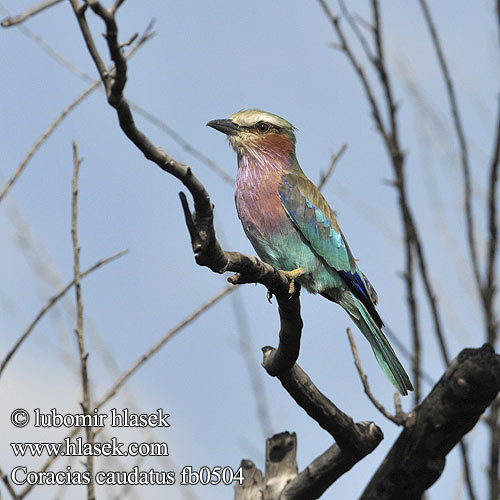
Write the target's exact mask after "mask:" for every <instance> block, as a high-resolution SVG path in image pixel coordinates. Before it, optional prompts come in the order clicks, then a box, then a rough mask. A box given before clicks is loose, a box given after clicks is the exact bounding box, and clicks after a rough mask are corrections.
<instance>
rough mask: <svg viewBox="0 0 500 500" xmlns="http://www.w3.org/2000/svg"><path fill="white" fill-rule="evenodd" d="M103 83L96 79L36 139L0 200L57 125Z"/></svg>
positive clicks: (6, 185) (8, 182)
mask: <svg viewBox="0 0 500 500" xmlns="http://www.w3.org/2000/svg"><path fill="white" fill-rule="evenodd" d="M100 84H101V81H100V80H96V81H95V82H94V83H93V84H92V85H91V86H90V87H89V88H88V89H86V90H85V91H84V92H82V93H81V94H80V95H79V96H78V97H77V98H76V99H75V100H74V101H73V102H71V103H70V104H69V106H68V107H67V108H66V109H64V110H63V111H62V112H61V113H60V114H59V115H58V116H57V117H56V119H55V120H54V121H53V122H52V123H51V124H50V125H49V126H48V127H47V129H46V130H45V132H44V133H43V134H42V135H41V136H40V137H39V138H38V139H37V140H36V142H35V143H34V144H33V146H31V148H30V150H29V151H28V152H27V153H26V155H25V156H24V158H23V160H22V161H21V163H20V164H19V166H18V167H17V169H16V171H15V172H14V173H13V174H12V176H11V177H10V179H9V180H8V181H7V183H6V184H5V186H4V187H3V189H2V191H1V192H0V202H1V201H2V200H3V198H4V197H5V195H6V194H7V193H8V191H9V190H10V188H11V187H12V185H13V184H14V183H15V182H16V180H17V179H18V178H19V176H20V175H21V174H22V172H23V170H24V169H25V168H26V165H27V164H28V163H29V161H30V160H31V158H33V156H34V154H35V153H36V152H37V151H38V149H40V146H42V144H43V143H44V142H45V141H46V140H47V139H48V138H49V136H50V135H51V134H52V132H54V130H55V129H56V127H57V126H58V125H59V124H60V123H61V122H62V121H63V120H64V118H66V116H67V115H68V114H69V113H70V112H71V111H72V110H73V109H74V108H76V106H78V104H80V103H81V102H82V101H83V100H84V99H85V98H86V97H87V96H88V95H90V94H91V93H92V92H93V91H94V90H95V89H96V88H97V87H99V85H100Z"/></svg>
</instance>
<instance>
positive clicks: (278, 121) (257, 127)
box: [207, 109, 295, 157]
mask: <svg viewBox="0 0 500 500" xmlns="http://www.w3.org/2000/svg"><path fill="white" fill-rule="evenodd" d="M207 125H208V126H209V127H212V128H214V129H216V130H218V131H220V132H222V133H224V134H226V135H227V136H228V139H229V143H230V144H231V146H232V147H233V149H234V150H235V151H236V152H237V153H238V155H240V156H253V157H262V156H272V157H275V156H283V155H287V156H288V155H293V154H295V128H294V126H293V125H292V124H291V123H289V122H287V121H286V120H285V119H284V118H281V117H280V116H278V115H274V114H272V113H267V112H265V111H261V110H259V109H244V110H242V111H237V112H236V113H233V114H232V115H231V116H230V117H229V119H223V120H212V121H210V122H208V123H207Z"/></svg>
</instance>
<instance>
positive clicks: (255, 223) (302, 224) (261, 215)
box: [207, 109, 413, 395]
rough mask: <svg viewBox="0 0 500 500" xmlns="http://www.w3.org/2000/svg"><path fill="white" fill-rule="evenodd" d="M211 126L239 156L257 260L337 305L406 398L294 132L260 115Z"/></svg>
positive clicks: (368, 293) (239, 189)
mask: <svg viewBox="0 0 500 500" xmlns="http://www.w3.org/2000/svg"><path fill="white" fill-rule="evenodd" d="M207 125H208V126H209V127H212V128H214V129H215V130H218V131H219V132H222V133H224V134H225V135H226V136H227V137H228V139H229V143H230V145H231V146H232V148H233V149H234V150H235V152H236V154H237V163H238V172H237V177H236V182H235V194H234V197H235V203H236V210H237V212H238V216H239V218H240V221H241V223H242V225H243V229H244V231H245V234H246V236H247V237H248V239H249V240H250V242H251V244H252V246H253V248H254V250H255V251H256V252H257V254H258V256H259V257H260V258H261V259H262V260H263V261H264V262H266V263H268V264H270V265H271V266H273V267H274V268H275V269H278V270H280V271H282V272H284V273H285V275H286V276H287V278H288V279H289V280H290V283H291V284H293V283H294V282H295V281H297V282H298V283H299V284H300V286H302V287H304V288H305V289H306V290H307V291H309V292H311V293H313V294H320V295H322V296H323V297H325V298H326V299H328V300H330V301H332V302H335V303H337V304H339V305H340V306H341V307H342V308H343V309H344V310H345V311H346V312H347V314H348V315H349V316H350V318H351V319H352V321H353V322H354V323H355V324H356V325H357V327H358V328H359V329H360V330H361V332H362V333H363V335H364V336H365V338H366V339H367V340H368V342H369V343H370V345H371V347H372V349H373V352H374V354H375V358H376V359H377V361H378V363H379V365H380V367H381V368H382V371H383V372H384V373H385V375H386V376H387V378H388V379H389V381H390V382H391V383H392V384H393V385H394V387H395V388H396V389H397V390H398V391H399V392H400V393H401V394H402V395H407V394H408V391H412V390H413V386H412V383H411V381H410V379H409V377H408V375H407V373H406V371H405V369H404V368H403V366H402V365H401V363H400V362H399V360H398V358H397V356H396V354H395V352H394V349H393V348H392V346H391V345H390V343H389V341H388V340H387V338H386V337H385V335H384V333H383V332H382V327H383V322H382V319H381V318H380V315H379V314H378V312H377V310H376V305H377V302H378V297H377V293H376V292H375V289H374V288H373V286H372V285H371V283H370V282H369V281H368V279H367V278H366V276H365V275H364V274H363V273H362V272H361V270H360V268H359V266H358V263H357V260H356V259H355V258H354V257H353V254H352V252H351V250H350V248H349V245H348V243H347V240H346V238H345V236H344V234H343V233H342V230H341V229H340V226H339V224H338V222H337V217H336V214H335V212H334V211H333V210H332V208H331V207H330V205H329V204H328V202H327V201H326V200H325V198H324V197H323V195H322V194H321V192H320V191H319V189H318V188H317V187H316V185H315V184H314V183H313V182H311V180H309V178H308V177H307V176H306V174H305V173H304V172H303V170H302V169H301V167H300V165H299V162H298V160H297V157H296V152H295V143H296V137H295V130H296V129H295V127H294V126H293V125H292V124H291V123H289V122H288V121H287V120H285V119H284V118H281V117H280V116H278V115H275V114H272V113H268V112H265V111H262V110H259V109H244V110H241V111H237V112H236V113H233V114H232V115H231V116H230V117H229V118H228V119H227V118H226V119H219V120H212V121H209V122H208V123H207ZM291 289H292V287H291Z"/></svg>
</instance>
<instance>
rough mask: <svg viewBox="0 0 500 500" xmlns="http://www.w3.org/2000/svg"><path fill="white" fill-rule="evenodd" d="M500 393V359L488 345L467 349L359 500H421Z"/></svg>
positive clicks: (416, 412)
mask: <svg viewBox="0 0 500 500" xmlns="http://www.w3.org/2000/svg"><path fill="white" fill-rule="evenodd" d="M499 390H500V357H499V356H497V355H496V354H495V353H494V351H493V349H492V347H491V346H490V345H488V344H485V345H484V346H483V347H481V348H480V349H464V350H463V351H462V352H461V353H460V354H459V355H458V357H457V358H456V359H455V360H453V361H452V363H451V364H450V366H449V367H448V369H447V370H446V372H445V373H444V375H443V376H442V377H441V379H440V380H439V382H438V383H437V384H436V385H435V386H434V389H433V390H432V391H431V393H430V394H429V395H428V396H427V398H425V400H424V401H423V402H422V403H421V404H420V406H418V407H417V408H416V410H414V411H413V412H412V413H410V415H409V417H408V420H407V422H406V428H405V429H404V431H403V432H402V433H401V435H400V436H399V438H398V440H397V441H396V443H395V444H394V446H393V447H392V449H391V450H390V451H389V454H388V455H387V456H386V458H385V459H384V461H383V463H382V465H381V466H380V467H379V469H378V470H377V472H376V473H375V475H374V476H373V478H372V480H371V481H370V483H369V484H368V485H367V487H366V489H365V491H364V492H363V494H362V496H361V498H360V500H375V499H376V500H392V499H394V498H404V499H405V500H417V499H418V500H420V498H421V496H422V494H423V492H424V491H425V490H426V489H428V488H429V487H430V486H431V485H432V484H433V483H434V482H435V481H436V480H437V479H438V478H439V476H440V475H441V473H442V471H443V469H444V466H445V462H446V455H447V454H448V453H449V452H450V451H451V449H452V448H453V447H454V446H455V445H456V444H457V443H458V442H459V441H460V439H462V437H463V436H464V435H465V434H467V432H469V431H470V430H471V429H472V427H474V425H475V424H476V422H477V421H478V419H479V417H480V416H481V415H482V413H483V412H484V411H485V410H486V408H487V407H488V406H489V405H490V403H491V402H492V400H493V399H494V398H495V397H496V395H497V394H498V391H499Z"/></svg>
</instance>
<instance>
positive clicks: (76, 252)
mask: <svg viewBox="0 0 500 500" xmlns="http://www.w3.org/2000/svg"><path fill="white" fill-rule="evenodd" d="M81 162H82V161H81V159H80V158H78V146H77V144H76V142H73V182H72V197H71V240H72V243H73V273H74V278H73V281H74V282H75V300H76V329H75V334H76V338H77V341H78V352H79V355H80V368H81V377H82V403H81V405H82V410H83V413H85V414H86V415H92V412H91V403H90V388H89V376H88V371H87V360H88V357H89V353H88V352H87V351H86V349H85V340H84V338H83V302H82V291H81V284H80V280H81V274H80V245H79V243H78V174H79V172H80V165H81ZM85 433H86V438H87V443H88V444H89V445H90V446H92V445H93V443H94V430H93V428H92V426H91V425H88V426H86V427H85ZM87 471H88V472H89V475H90V482H89V484H88V486H87V500H95V493H94V457H93V456H92V454H91V453H90V454H89V455H88V456H87Z"/></svg>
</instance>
